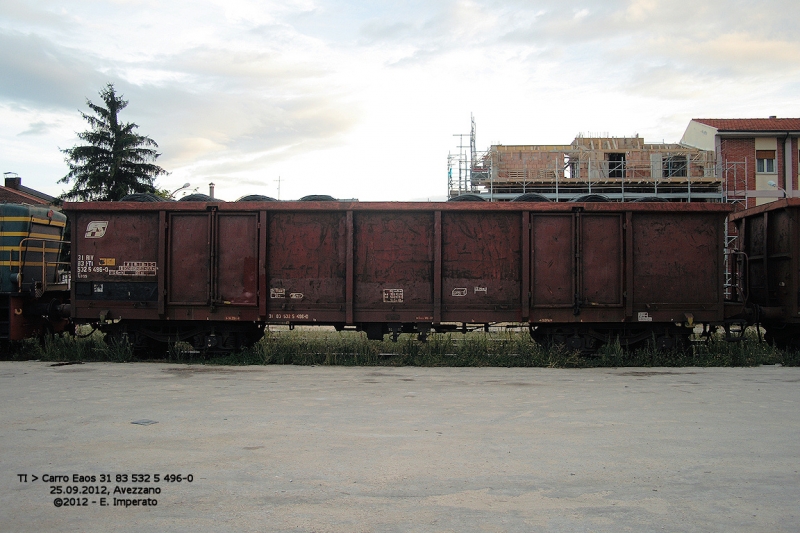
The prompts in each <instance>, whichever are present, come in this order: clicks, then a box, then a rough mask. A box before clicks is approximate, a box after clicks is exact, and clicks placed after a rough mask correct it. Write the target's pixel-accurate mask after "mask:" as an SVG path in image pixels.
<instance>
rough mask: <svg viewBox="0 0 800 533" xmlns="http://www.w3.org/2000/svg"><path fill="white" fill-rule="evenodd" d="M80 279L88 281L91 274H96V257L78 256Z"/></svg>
mask: <svg viewBox="0 0 800 533" xmlns="http://www.w3.org/2000/svg"><path fill="white" fill-rule="evenodd" d="M77 267H78V272H77V275H78V278H79V279H86V278H88V277H89V272H94V269H95V268H96V267H95V266H94V255H83V254H80V255H78V265H77Z"/></svg>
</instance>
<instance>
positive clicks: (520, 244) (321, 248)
mask: <svg viewBox="0 0 800 533" xmlns="http://www.w3.org/2000/svg"><path fill="white" fill-rule="evenodd" d="M64 210H65V211H66V212H67V213H68V215H69V217H70V220H71V224H72V228H73V244H72V272H73V284H72V288H71V292H72V294H71V300H72V304H73V310H72V316H73V319H74V320H75V321H76V323H89V324H93V325H95V326H96V327H98V328H99V329H101V330H102V331H104V332H106V333H107V334H108V335H109V336H111V337H125V338H127V339H129V340H130V341H131V342H133V343H134V345H135V346H137V347H139V348H155V347H156V346H158V345H163V344H164V343H167V342H174V341H186V342H189V343H191V344H192V345H193V346H194V347H195V348H197V349H201V350H209V349H210V350H232V349H237V348H239V347H242V346H247V345H250V344H252V343H254V342H256V341H257V340H258V339H259V338H260V337H261V335H262V332H263V327H264V326H265V325H268V324H289V325H290V326H293V325H330V326H335V327H336V328H337V329H355V330H362V331H365V332H366V334H367V335H368V337H369V338H371V339H380V338H383V337H384V335H386V334H390V335H392V336H393V338H395V339H396V338H397V335H398V334H399V333H401V332H414V333H417V334H419V335H420V336H422V337H424V336H425V335H427V334H428V333H429V332H431V331H446V330H450V329H455V328H459V329H462V330H464V329H467V328H468V327H470V326H486V325H489V324H495V323H514V324H523V325H527V326H529V327H530V330H531V334H532V335H533V336H534V338H535V339H537V340H539V341H543V342H557V343H563V344H566V345H567V346H568V347H570V348H573V349H578V350H582V351H590V350H593V349H596V348H597V347H598V346H599V345H601V344H602V343H605V342H609V341H612V340H614V339H619V340H620V342H621V344H623V345H626V346H632V345H636V344H638V343H642V342H647V341H648V340H651V339H654V340H655V341H656V342H657V344H658V345H659V346H660V347H663V348H669V347H673V346H676V345H680V344H682V343H684V342H685V340H686V339H687V338H688V335H689V334H690V333H691V330H692V326H693V324H695V323H708V324H721V323H722V322H723V321H724V319H725V314H726V313H725V301H724V297H725V294H724V279H725V273H724V257H723V253H724V223H725V222H724V221H725V218H726V216H727V215H728V214H729V213H730V211H731V208H730V207H729V206H727V205H724V204H710V203H692V204H675V203H561V204H559V203H528V202H512V203H502V204H501V203H483V202H456V203H366V202H364V203H361V202H314V201H311V202H230V203H225V202H213V201H212V202H157V203H133V202H119V203H105V202H103V203H100V202H89V203H68V204H65V206H64Z"/></svg>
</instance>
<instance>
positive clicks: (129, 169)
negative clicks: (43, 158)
mask: <svg viewBox="0 0 800 533" xmlns="http://www.w3.org/2000/svg"><path fill="white" fill-rule="evenodd" d="M100 97H101V98H102V99H103V103H104V104H105V106H101V105H95V104H93V103H92V102H91V100H89V99H88V98H87V100H86V104H87V105H88V106H89V109H91V110H92V111H93V112H94V114H93V115H89V114H86V113H84V112H81V115H82V116H83V119H84V120H86V122H88V123H89V126H90V127H91V129H89V130H87V131H84V132H82V133H78V134H77V135H78V138H79V139H80V140H81V141H83V142H85V143H86V144H84V145H79V146H73V147H72V148H67V149H65V150H62V152H64V153H65V154H66V157H65V158H64V160H65V161H66V162H67V164H68V165H69V174H67V175H66V176H64V177H63V178H61V179H60V180H58V182H59V183H70V182H72V189H71V190H69V191H67V192H65V193H63V194H62V195H61V198H63V199H66V200H106V201H107V200H119V199H121V198H122V197H123V196H125V195H126V194H130V193H137V192H138V193H141V192H150V193H152V192H155V190H156V189H155V185H154V181H155V179H156V177H158V176H160V175H162V174H167V171H165V170H164V169H163V168H161V167H159V166H158V165H156V164H155V163H154V161H155V160H156V159H158V156H159V155H161V154H159V153H157V152H156V151H155V149H154V148H158V144H156V142H155V141H154V140H153V139H151V138H150V137H147V136H145V135H139V134H138V133H136V132H135V130H136V128H138V127H139V126H137V125H136V124H133V123H131V122H128V123H120V121H119V117H118V115H119V112H120V111H122V110H123V109H125V107H126V106H127V105H128V102H127V100H123V99H122V96H121V95H120V96H118V95H117V94H116V92H115V91H114V85H113V84H111V83H109V84H108V85H106V86H105V88H104V89H103V90H102V91H100Z"/></svg>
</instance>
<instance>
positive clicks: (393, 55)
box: [0, 0, 800, 200]
mask: <svg viewBox="0 0 800 533" xmlns="http://www.w3.org/2000/svg"><path fill="white" fill-rule="evenodd" d="M797 15H798V9H797V0H786V1H783V0H773V1H757V0H749V1H746V2H745V1H734V0H730V1H724V0H706V1H701V2H697V1H696V0H695V1H686V0H669V1H666V0H663V1H662V0H631V1H621V0H605V1H603V0H601V1H597V0H595V1H592V2H572V1H569V0H543V1H536V0H527V1H514V0H506V1H502V2H501V1H491V0H478V1H459V0H441V1H436V0H426V1H416V0H411V1H407V2H397V1H391V2H390V1H382V0H375V1H368V2H367V1H360V2H359V1H352V0H351V1H344V0H296V1H292V0H286V1H273V0H257V1H249V0H192V1H179V0H158V1H156V0H152V1H151V0H114V1H100V0H80V1H73V0H60V1H58V2H56V1H51V0H2V1H1V2H0V124H2V128H0V170H2V171H3V172H16V173H18V174H19V175H20V176H22V178H23V184H25V185H28V186H30V187H33V188H36V189H39V190H42V191H45V192H48V193H51V194H58V193H60V192H62V191H63V190H64V188H65V186H64V185H63V184H57V183H56V182H57V181H58V179H59V178H61V177H62V176H64V175H65V174H66V172H67V167H66V164H65V163H64V160H63V154H62V153H61V152H60V151H59V148H68V147H71V146H73V145H74V144H76V143H77V139H76V137H75V132H76V131H82V130H83V129H85V123H84V122H83V121H82V120H81V118H80V113H79V110H83V111H87V108H86V105H85V102H86V99H87V98H89V99H91V100H93V101H94V102H96V103H97V102H99V97H98V92H99V91H100V89H102V88H103V86H104V85H105V84H106V83H108V82H112V83H114V85H115V86H116V87H117V89H118V91H119V92H121V93H122V94H123V95H124V96H125V98H126V99H127V100H128V101H129V102H130V103H129V105H128V108H127V109H125V110H124V111H123V113H122V114H121V119H122V120H124V121H131V122H135V123H136V124H138V125H139V133H142V134H145V135H148V136H150V137H152V138H153V139H154V140H155V141H156V142H158V144H159V151H160V152H161V154H162V155H161V157H160V158H159V160H158V163H159V164H160V165H161V166H163V167H164V168H165V169H166V170H168V171H169V172H170V175H168V176H164V177H161V178H159V182H158V184H159V185H160V186H162V187H163V188H168V189H174V188H177V187H179V186H180V185H182V184H183V183H185V182H187V181H188V182H190V183H192V186H193V188H194V187H199V191H200V192H207V189H208V185H207V184H208V183H209V182H211V181H213V182H214V183H216V186H217V189H216V190H217V196H218V197H221V198H223V199H227V200H234V199H236V198H237V197H239V196H241V195H244V194H267V195H270V196H277V195H278V178H279V176H280V186H281V191H280V196H281V198H282V199H296V198H299V197H301V196H303V195H306V194H330V195H333V196H336V197H339V198H359V199H361V200H410V199H426V198H431V199H434V198H443V197H444V195H445V194H446V189H447V154H448V152H455V151H456V150H457V145H458V138H457V137H454V136H453V135H454V134H457V133H468V132H469V127H470V114H471V113H472V114H473V115H474V116H475V119H476V122H477V133H478V136H477V140H478V146H479V148H486V147H488V146H489V145H490V144H497V143H502V144H568V143H570V142H571V141H572V139H573V138H574V136H575V135H576V134H577V133H579V132H582V133H585V134H588V133H601V134H605V133H608V134H610V135H613V136H626V135H634V134H637V133H638V134H639V135H641V136H644V137H645V140H647V141H661V140H662V139H663V140H666V141H667V142H670V141H671V142H677V141H678V140H679V139H680V137H681V135H682V133H683V130H684V129H685V127H686V125H687V123H688V121H689V120H690V119H691V118H692V117H707V118H708V117H714V118H718V117H720V118H721V117H762V116H768V115H778V116H783V117H790V116H791V117H797V116H800V99H799V98H798V95H799V94H800V42H799V41H800V32H798V31H797Z"/></svg>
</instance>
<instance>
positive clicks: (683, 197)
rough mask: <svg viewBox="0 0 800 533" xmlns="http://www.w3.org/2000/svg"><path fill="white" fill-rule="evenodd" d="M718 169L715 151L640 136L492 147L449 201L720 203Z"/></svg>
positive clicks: (479, 158) (576, 139)
mask: <svg viewBox="0 0 800 533" xmlns="http://www.w3.org/2000/svg"><path fill="white" fill-rule="evenodd" d="M714 165H715V162H714V152H713V151H709V150H702V149H698V148H695V147H690V146H684V145H680V144H650V143H645V142H644V139H642V138H640V137H638V136H637V137H583V136H578V137H576V138H575V140H574V141H572V144H569V145H511V146H507V145H493V146H491V148H489V150H488V151H487V152H485V153H484V154H481V155H480V156H478V157H476V158H475V159H474V164H473V165H472V167H471V173H470V179H469V183H468V184H467V183H464V186H463V187H459V186H456V187H453V186H452V185H453V182H452V180H451V187H450V196H451V197H453V196H457V195H459V194H463V193H464V192H471V193H473V194H479V195H481V196H483V197H486V198H487V199H492V200H510V199H513V198H515V197H517V196H519V195H520V194H523V193H538V194H541V195H543V196H545V197H547V198H548V199H550V200H554V201H568V200H571V199H575V198H578V197H580V196H582V195H586V194H601V195H603V196H606V197H608V198H609V199H612V200H635V199H639V198H645V197H651V196H658V197H661V198H664V199H669V200H673V201H708V200H711V201H719V200H720V199H721V198H722V188H721V181H720V180H719V179H718V178H717V177H716V175H715V171H714ZM457 185H461V183H457ZM467 186H468V187H467ZM467 188H468V190H467Z"/></svg>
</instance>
